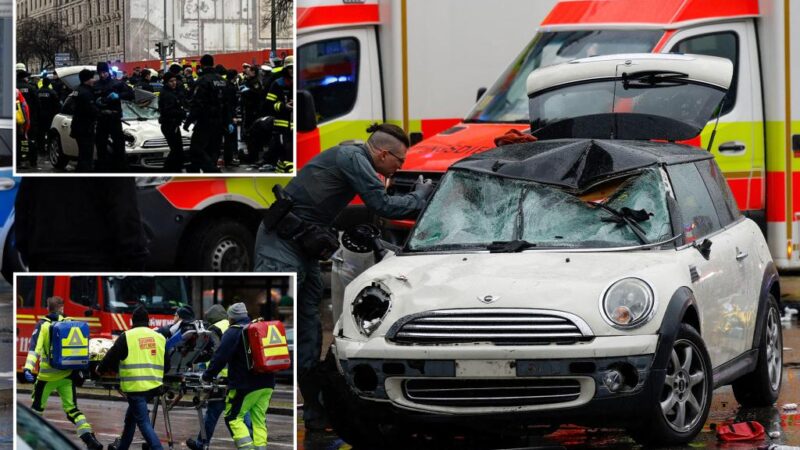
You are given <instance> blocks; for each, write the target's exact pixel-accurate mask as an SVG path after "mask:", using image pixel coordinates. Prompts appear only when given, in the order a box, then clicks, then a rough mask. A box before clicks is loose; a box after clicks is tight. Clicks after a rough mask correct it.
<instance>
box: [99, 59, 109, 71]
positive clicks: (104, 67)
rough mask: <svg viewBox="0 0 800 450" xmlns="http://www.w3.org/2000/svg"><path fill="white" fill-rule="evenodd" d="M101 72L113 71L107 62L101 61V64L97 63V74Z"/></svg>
mask: <svg viewBox="0 0 800 450" xmlns="http://www.w3.org/2000/svg"><path fill="white" fill-rule="evenodd" d="M100 72H111V69H109V67H108V63H107V62H105V61H100V62H99V63H97V73H100Z"/></svg>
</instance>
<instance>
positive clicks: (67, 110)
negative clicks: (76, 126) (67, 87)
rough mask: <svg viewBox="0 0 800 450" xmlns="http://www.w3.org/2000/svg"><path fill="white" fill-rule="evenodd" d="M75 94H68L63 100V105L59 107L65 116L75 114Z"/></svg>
mask: <svg viewBox="0 0 800 450" xmlns="http://www.w3.org/2000/svg"><path fill="white" fill-rule="evenodd" d="M76 95H77V94H75V95H73V94H70V95H68V96H67V98H66V100H64V106H62V107H61V113H62V114H65V115H67V116H71V115H73V114H75V97H76Z"/></svg>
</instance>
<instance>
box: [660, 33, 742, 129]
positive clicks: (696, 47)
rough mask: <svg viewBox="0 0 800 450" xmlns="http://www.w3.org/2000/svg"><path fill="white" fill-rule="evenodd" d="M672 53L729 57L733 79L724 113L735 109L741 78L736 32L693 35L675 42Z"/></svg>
mask: <svg viewBox="0 0 800 450" xmlns="http://www.w3.org/2000/svg"><path fill="white" fill-rule="evenodd" d="M670 53H693V54H695V55H708V56H717V57H720V58H727V59H729V60H730V61H731V62H732V63H733V79H731V87H730V89H729V90H728V95H727V96H726V97H725V105H724V106H723V107H722V114H727V113H729V112H730V111H731V110H732V109H733V107H734V106H735V105H736V88H737V86H738V85H737V83H738V79H739V76H738V72H739V39H738V37H737V36H736V33H734V32H732V31H726V32H723V33H710V34H703V35H699V36H692V37H690V38H686V39H684V40H682V41H680V42H678V43H677V44H675V46H674V47H672V50H670Z"/></svg>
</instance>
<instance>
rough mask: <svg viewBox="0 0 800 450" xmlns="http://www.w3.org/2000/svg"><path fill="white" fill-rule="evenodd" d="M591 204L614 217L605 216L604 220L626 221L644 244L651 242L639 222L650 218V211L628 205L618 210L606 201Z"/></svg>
mask: <svg viewBox="0 0 800 450" xmlns="http://www.w3.org/2000/svg"><path fill="white" fill-rule="evenodd" d="M589 203H590V204H592V205H594V206H597V207H599V208H601V209H602V210H604V211H606V212H608V213H609V214H611V215H612V216H614V217H613V218H612V217H604V218H602V219H601V220H602V221H603V222H614V223H624V224H625V225H628V228H630V229H631V231H633V234H635V235H636V237H637V238H638V239H639V241H640V242H641V243H642V244H649V243H650V240H649V239H647V235H646V234H645V232H644V230H643V229H642V227H641V226H639V224H638V223H637V222H644V221H645V220H650V215H651V214H650V213H648V212H647V211H645V210H644V209H638V210H633V209H630V208H628V207H623V208H622V209H620V210H616V209H614V208H612V207H610V206H608V205H606V204H604V203H600V202H589Z"/></svg>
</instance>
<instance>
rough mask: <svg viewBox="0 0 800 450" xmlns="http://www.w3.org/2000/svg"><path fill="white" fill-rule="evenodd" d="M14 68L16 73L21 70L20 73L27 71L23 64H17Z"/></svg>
mask: <svg viewBox="0 0 800 450" xmlns="http://www.w3.org/2000/svg"><path fill="white" fill-rule="evenodd" d="M15 68H16V70H17V71H20V70H22V71H27V70H28V68H27V67H25V64H23V63H17V65H16V66H15Z"/></svg>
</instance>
